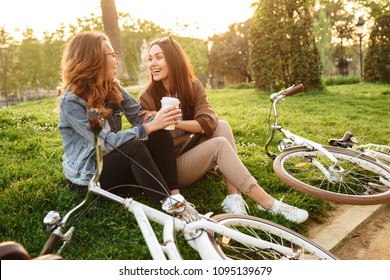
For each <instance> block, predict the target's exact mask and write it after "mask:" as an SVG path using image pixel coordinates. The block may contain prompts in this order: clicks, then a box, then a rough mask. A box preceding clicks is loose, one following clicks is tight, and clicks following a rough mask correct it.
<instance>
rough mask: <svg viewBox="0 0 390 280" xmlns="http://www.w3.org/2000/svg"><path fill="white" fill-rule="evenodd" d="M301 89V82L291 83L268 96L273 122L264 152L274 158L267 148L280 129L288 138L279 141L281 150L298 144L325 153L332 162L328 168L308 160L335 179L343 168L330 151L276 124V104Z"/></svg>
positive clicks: (331, 179)
mask: <svg viewBox="0 0 390 280" xmlns="http://www.w3.org/2000/svg"><path fill="white" fill-rule="evenodd" d="M302 91H303V85H302V84H300V85H298V86H294V85H293V86H291V87H289V88H287V89H285V90H282V91H280V92H278V93H274V94H272V95H271V96H270V100H271V102H272V109H273V112H274V123H273V124H272V126H271V133H270V137H269V139H268V140H267V142H266V143H265V150H266V153H267V155H268V156H269V157H270V158H272V159H275V158H276V154H275V153H273V152H271V151H270V150H269V145H270V144H271V141H272V140H273V139H274V136H275V132H276V131H280V132H281V133H283V134H284V136H285V137H286V138H287V139H288V140H281V141H280V142H279V144H278V148H279V150H280V151H281V152H282V151H283V150H284V149H286V148H291V147H294V146H300V147H306V148H307V149H309V150H312V151H319V152H321V153H323V154H324V155H326V157H328V158H329V159H330V160H331V161H332V162H333V163H334V165H333V166H332V167H331V168H330V169H329V170H328V169H327V168H326V167H324V166H323V165H322V164H321V163H320V162H318V161H317V160H316V159H314V158H312V159H310V160H311V162H312V163H313V164H314V165H315V166H316V167H317V168H318V169H319V170H321V172H322V173H323V174H324V176H325V177H326V178H327V179H328V180H329V181H335V180H336V181H337V180H338V178H339V176H338V175H337V174H339V173H340V172H342V171H343V170H342V168H341V167H340V165H339V161H338V160H337V159H336V158H335V157H334V156H333V155H332V154H331V153H329V152H328V150H326V149H325V148H324V147H323V146H322V145H321V144H318V143H316V142H314V141H311V140H309V139H306V138H304V137H302V136H299V135H296V134H294V133H292V132H291V131H289V130H287V129H284V128H283V127H282V126H280V125H278V112H277V109H276V105H277V104H278V103H279V102H280V101H281V100H284V98H285V97H287V96H290V95H293V94H296V93H299V92H302Z"/></svg>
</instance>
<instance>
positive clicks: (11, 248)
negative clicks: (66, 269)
mask: <svg viewBox="0 0 390 280" xmlns="http://www.w3.org/2000/svg"><path fill="white" fill-rule="evenodd" d="M61 259H62V257H61V256H59V255H55V254H47V255H43V256H39V257H36V258H31V256H30V255H29V254H28V252H27V251H26V249H25V248H24V247H23V246H22V245H21V244H19V243H17V242H15V241H4V242H1V243H0V260H61Z"/></svg>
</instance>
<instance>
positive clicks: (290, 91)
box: [284, 84, 304, 96]
mask: <svg viewBox="0 0 390 280" xmlns="http://www.w3.org/2000/svg"><path fill="white" fill-rule="evenodd" d="M303 90H304V86H303V84H299V85H297V86H295V87H292V88H291V89H287V91H286V92H285V93H284V96H290V95H294V94H296V93H299V92H302V91H303Z"/></svg>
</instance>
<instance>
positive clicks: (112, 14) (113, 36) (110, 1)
mask: <svg viewBox="0 0 390 280" xmlns="http://www.w3.org/2000/svg"><path fill="white" fill-rule="evenodd" d="M100 4H101V7H102V15H103V24H104V32H105V33H106V34H107V36H108V37H109V38H110V41H111V44H112V47H113V48H114V50H115V51H117V52H118V53H119V57H118V60H119V61H118V68H117V73H116V75H117V78H118V79H120V80H124V81H125V80H129V74H128V73H127V70H126V64H125V55H124V52H123V48H122V40H121V34H120V30H119V25H118V15H117V12H116V6H115V0H100Z"/></svg>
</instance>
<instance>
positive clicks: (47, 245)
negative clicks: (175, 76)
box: [39, 233, 60, 256]
mask: <svg viewBox="0 0 390 280" xmlns="http://www.w3.org/2000/svg"><path fill="white" fill-rule="evenodd" d="M58 239H60V236H59V235H57V234H55V233H52V234H51V235H50V237H49V239H47V241H46V243H45V245H43V248H42V250H41V252H40V253H39V256H43V255H46V254H49V253H50V252H51V251H52V250H53V248H54V245H55V244H56V243H57V241H58Z"/></svg>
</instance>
